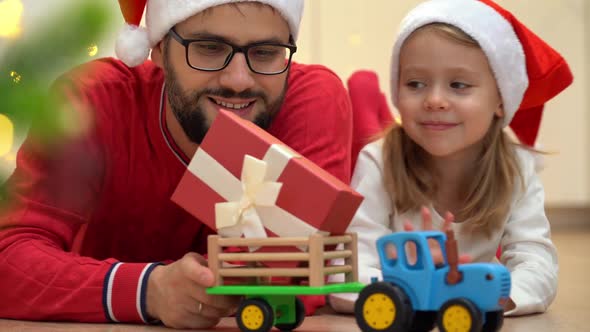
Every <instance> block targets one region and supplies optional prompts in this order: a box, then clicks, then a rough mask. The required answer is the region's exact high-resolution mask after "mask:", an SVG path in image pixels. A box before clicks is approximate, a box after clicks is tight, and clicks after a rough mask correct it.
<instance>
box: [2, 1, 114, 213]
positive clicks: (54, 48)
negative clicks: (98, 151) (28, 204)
mask: <svg viewBox="0 0 590 332" xmlns="http://www.w3.org/2000/svg"><path fill="white" fill-rule="evenodd" d="M9 6H10V7H9ZM0 7H2V8H1V9H0V161H1V159H2V157H3V154H4V155H6V154H7V152H6V151H7V150H10V147H11V145H12V144H13V139H14V137H16V136H22V135H24V132H23V131H26V130H28V128H29V124H30V123H31V122H35V123H41V124H42V126H34V127H32V128H31V129H30V130H31V131H34V132H31V134H34V135H38V136H40V137H42V138H43V139H45V140H47V141H50V140H52V139H56V138H58V137H59V136H60V135H64V134H67V133H68V132H70V131H72V130H74V129H77V128H79V126H78V124H77V123H75V120H74V121H73V120H72V119H71V118H70V117H69V115H68V114H71V112H67V108H66V107H65V105H63V104H62V103H61V102H60V100H59V99H58V98H57V97H56V96H53V95H51V94H50V93H49V87H50V85H51V80H53V79H54V77H55V75H56V74H58V73H61V72H64V71H66V70H68V69H69V68H71V67H72V66H74V65H76V64H79V63H82V62H84V61H86V60H89V59H88V58H89V56H94V55H96V51H97V46H96V42H97V41H99V40H100V39H101V38H102V35H103V34H104V32H106V31H107V29H108V27H109V25H110V24H111V19H112V17H111V13H112V11H111V8H109V3H108V2H107V1H72V2H71V5H70V6H64V9H63V10H61V11H59V12H57V13H56V14H55V16H53V17H52V18H50V19H48V20H47V21H46V23H44V24H43V26H42V27H39V29H37V30H36V32H35V33H34V35H33V34H31V36H30V37H29V36H27V37H26V38H20V37H19V36H18V35H19V32H20V31H19V29H20V27H19V24H20V17H15V15H18V16H20V15H21V14H22V13H19V9H20V11H21V12H22V11H23V10H25V11H26V8H23V5H22V3H21V2H20V0H0ZM0 171H1V169H0ZM1 175H2V174H0V202H1V201H2V200H3V197H4V198H5V197H6V188H5V185H4V183H3V182H4V181H3V177H2V176H1Z"/></svg>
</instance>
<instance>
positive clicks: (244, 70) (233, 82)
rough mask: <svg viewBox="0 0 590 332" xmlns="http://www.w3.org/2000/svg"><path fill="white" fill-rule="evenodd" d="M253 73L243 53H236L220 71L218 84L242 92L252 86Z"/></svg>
mask: <svg viewBox="0 0 590 332" xmlns="http://www.w3.org/2000/svg"><path fill="white" fill-rule="evenodd" d="M254 75H256V74H255V73H254V72H252V71H251V70H250V68H249V67H248V63H247V62H246V57H245V56H244V54H242V53H236V54H235V55H234V56H233V58H232V59H231V61H230V63H229V64H228V65H227V67H225V68H224V69H223V70H222V71H221V77H220V84H221V86H222V87H224V88H228V89H231V90H233V91H235V92H242V91H245V90H248V89H251V88H252V87H254V84H255V82H254Z"/></svg>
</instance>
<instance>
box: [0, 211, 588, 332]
mask: <svg viewBox="0 0 590 332" xmlns="http://www.w3.org/2000/svg"><path fill="white" fill-rule="evenodd" d="M588 218H589V223H588V225H589V226H588V227H587V226H585V225H582V226H578V227H575V228H571V227H565V228H562V227H555V228H554V232H553V240H554V242H555V244H556V246H557V249H558V254H559V266H560V270H559V290H558V292H557V298H556V300H555V302H554V303H553V304H552V305H551V307H550V308H549V311H547V312H546V313H544V314H539V315H530V316H524V317H515V318H508V319H506V320H505V321H504V327H503V328H502V331H504V332H522V331H534V332H571V331H590V316H586V315H588V314H589V313H590V281H589V280H590V216H588ZM322 311H324V313H323V314H321V315H319V316H313V317H308V318H306V319H305V321H304V322H303V324H302V326H301V327H299V328H298V329H297V331H301V332H305V331H308V332H320V331H321V332H348V331H359V329H358V327H357V325H356V322H355V320H354V318H353V317H352V316H344V315H334V314H331V313H330V312H329V311H327V310H322ZM586 318H589V320H588V321H586ZM0 331H11V332H54V331H67V332H69V331H71V332H74V331H76V332H90V331H91V332H103V331H104V332H138V331H141V332H158V331H159V332H163V331H174V330H171V329H166V328H163V327H157V326H144V325H115V324H75V323H37V322H24V321H13V320H2V319H0ZM210 331H215V332H220V331H222V332H230V331H232V332H233V331H239V329H237V327H236V323H235V320H234V319H233V318H225V319H223V321H222V322H221V323H220V325H219V326H217V328H215V329H212V330H210ZM273 331H278V330H273Z"/></svg>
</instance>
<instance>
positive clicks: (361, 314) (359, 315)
mask: <svg viewBox="0 0 590 332" xmlns="http://www.w3.org/2000/svg"><path fill="white" fill-rule="evenodd" d="M354 314H355V317H356V322H357V324H358V326H359V328H360V329H361V330H362V331H363V332H381V331H384V332H399V331H408V329H409V328H410V325H411V323H412V316H413V310H412V304H411V303H410V300H409V298H408V296H407V295H406V293H405V292H404V291H403V290H402V289H401V288H399V287H397V286H394V285H392V284H390V283H387V282H376V283H372V284H369V285H367V286H366V287H365V288H363V290H362V291H361V292H360V294H359V297H358V299H357V300H356V302H355V305H354Z"/></svg>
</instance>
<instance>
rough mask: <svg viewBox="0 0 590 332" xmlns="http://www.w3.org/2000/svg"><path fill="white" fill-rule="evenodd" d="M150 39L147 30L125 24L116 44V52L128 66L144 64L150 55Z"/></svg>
mask: <svg viewBox="0 0 590 332" xmlns="http://www.w3.org/2000/svg"><path fill="white" fill-rule="evenodd" d="M150 49H151V47H150V41H149V37H148V33H147V30H146V29H144V28H141V27H138V26H134V25H129V24H125V27H124V28H123V30H122V31H121V33H119V37H118V38H117V42H116V44H115V53H116V54H117V57H119V59H121V61H123V62H124V63H125V64H126V65H127V66H129V67H135V66H139V65H140V64H142V63H143V62H144V61H145V60H147V58H148V57H149V55H150Z"/></svg>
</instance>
